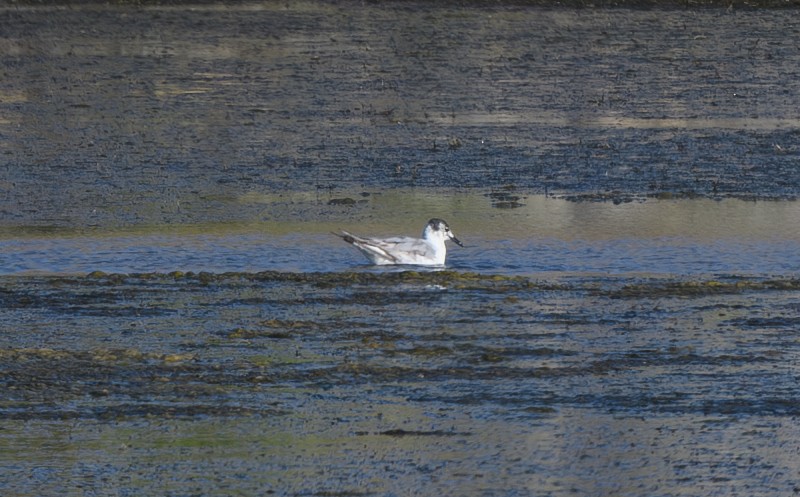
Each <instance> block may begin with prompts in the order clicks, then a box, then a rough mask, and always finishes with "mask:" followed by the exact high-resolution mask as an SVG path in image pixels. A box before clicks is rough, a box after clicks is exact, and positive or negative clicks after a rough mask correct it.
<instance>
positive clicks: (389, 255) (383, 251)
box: [334, 218, 464, 266]
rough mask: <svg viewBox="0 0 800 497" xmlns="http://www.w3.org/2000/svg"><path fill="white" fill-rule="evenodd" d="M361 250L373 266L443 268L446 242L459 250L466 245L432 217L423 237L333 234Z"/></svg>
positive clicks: (443, 223) (442, 223)
mask: <svg viewBox="0 0 800 497" xmlns="http://www.w3.org/2000/svg"><path fill="white" fill-rule="evenodd" d="M334 235H336V236H338V237H340V238H341V239H342V240H344V241H346V242H347V243H349V244H350V245H353V246H354V247H355V248H357V249H358V250H360V251H361V253H362V254H364V255H365V256H366V257H367V259H369V260H370V262H372V263H373V264H377V265H380V266H383V265H388V264H416V265H419V266H443V265H444V259H445V257H446V256H447V247H446V246H445V242H446V241H447V240H453V241H454V242H456V244H457V245H458V246H460V247H463V246H464V244H463V243H461V241H459V239H458V238H456V237H455V235H453V232H452V231H450V226H448V225H447V223H446V222H445V221H444V220H442V219H437V218H433V219H431V220H430V221H428V224H426V225H425V229H424V230H423V231H422V238H412V237H410V236H394V237H391V238H367V237H361V236H356V235H353V234H350V233H348V232H347V231H345V230H342V233H341V234H339V233H334Z"/></svg>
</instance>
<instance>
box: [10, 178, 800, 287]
mask: <svg viewBox="0 0 800 497" xmlns="http://www.w3.org/2000/svg"><path fill="white" fill-rule="evenodd" d="M492 195H495V197H496V196H497V194H492V193H488V194H480V193H476V192H466V191H465V192H456V193H453V192H443V191H439V192H425V191H424V190H407V191H403V190H393V191H387V192H383V193H377V194H370V195H369V196H368V197H364V198H363V199H362V200H361V203H358V204H356V205H353V206H349V205H348V206H346V207H341V208H333V209H331V208H330V207H329V206H328V203H327V201H325V200H318V199H311V200H303V199H302V198H299V199H294V200H291V201H290V203H291V205H292V206H293V207H294V208H296V209H298V210H299V211H305V210H311V209H315V208H316V209H326V210H328V214H327V217H328V219H325V220H315V221H308V220H307V219H306V218H304V217H303V216H298V215H295V216H287V217H288V219H286V220H284V221H281V222H260V223H256V222H254V223H249V224H205V225H194V226H193V225H184V226H178V227H176V226H171V225H165V226H150V227H141V228H139V229H138V230H127V231H117V232H114V231H110V232H109V231H103V230H93V231H88V232H87V231H76V232H66V233H65V232H55V233H53V232H50V233H48V232H38V233H37V232H29V233H27V234H25V235H24V236H14V232H13V231H8V232H6V234H5V236H2V237H0V248H1V249H2V251H1V252H0V253H2V255H0V267H1V268H2V273H4V274H34V273H44V274H83V273H89V272H92V271H105V272H112V273H130V272H153V271H155V272H170V271H174V270H181V271H211V272H226V271H247V272H254V271H266V270H271V271H299V272H314V271H346V270H350V269H353V268H358V267H359V266H363V269H369V268H368V267H366V260H365V259H363V258H362V256H361V255H360V254H359V253H358V252H357V251H356V250H354V249H353V248H351V247H349V246H347V245H346V244H344V243H342V242H341V241H340V240H338V239H337V238H336V237H334V236H333V235H332V234H331V232H332V231H338V229H341V228H346V229H348V230H350V231H353V232H355V233H361V234H365V235H375V236H380V235H396V234H404V235H410V236H418V234H419V233H420V232H421V228H420V227H421V226H423V225H424V224H425V222H426V221H427V219H428V218H429V217H433V216H443V217H444V216H447V218H448V221H449V222H450V224H451V226H452V228H453V230H454V232H455V233H457V235H458V236H459V237H460V238H461V239H462V241H465V243H466V244H467V247H466V248H463V249H462V248H460V247H457V246H455V245H452V244H451V247H450V251H449V255H448V263H447V267H449V268H452V269H459V270H464V271H479V272H491V273H496V274H505V275H527V276H535V275H545V274H547V273H552V274H589V273H595V274H612V275H635V274H658V275H693V276H705V275H713V274H734V275H781V274H784V275H787V274H788V275H791V274H796V273H797V271H798V269H800V256H798V254H800V203H797V202H745V201H740V200H733V199H729V200H724V201H712V200H705V199H698V200H649V201H647V202H635V203H626V204H621V205H614V204H613V203H611V202H608V203H574V202H569V201H566V200H562V199H553V198H546V197H543V196H537V195H524V194H522V193H519V192H515V193H513V194H512V193H507V192H506V193H503V194H502V195H503V198H508V197H509V196H512V195H513V198H515V199H517V200H515V201H514V202H515V204H516V206H515V207H514V208H513V209H499V208H497V207H496V204H497V202H496V200H493V198H492ZM346 198H350V197H346ZM357 198H359V197H357ZM240 201H244V200H240ZM247 201H249V202H256V201H258V202H261V203H262V204H263V205H265V206H267V207H271V206H272V205H273V203H275V202H276V201H275V200H274V199H270V198H259V199H254V198H249V199H247ZM505 201H506V202H507V201H508V200H505ZM283 202H286V200H285V199H284V200H282V201H281V203H283ZM337 218H338V219H337Z"/></svg>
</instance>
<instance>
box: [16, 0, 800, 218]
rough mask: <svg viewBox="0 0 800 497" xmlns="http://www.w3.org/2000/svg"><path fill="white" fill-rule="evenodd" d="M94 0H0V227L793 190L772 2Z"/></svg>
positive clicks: (786, 41)
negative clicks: (454, 194)
mask: <svg viewBox="0 0 800 497" xmlns="http://www.w3.org/2000/svg"><path fill="white" fill-rule="evenodd" d="M29 3H30V4H34V2H29ZM48 3H49V2H48ZM107 3H108V2H106V3H101V2H74V4H73V3H69V6H61V7H59V6H42V5H38V2H36V5H18V4H17V3H16V2H11V3H9V4H8V5H5V6H0V68H1V69H0V71H2V72H1V73H0V74H2V85H0V136H2V139H3V149H2V163H0V166H1V167H0V188H2V191H3V195H0V213H2V217H0V226H2V227H6V226H16V225H33V226H55V227H71V226H79V227H95V226H104V227H108V226H112V227H113V226H118V225H126V226H128V225H135V224H140V223H150V224H152V223H162V222H169V223H198V222H209V221H230V220H240V221H242V220H244V221H247V220H251V219H261V218H264V217H271V218H273V219H274V218H276V217H280V214H281V213H275V212H273V211H270V210H269V209H265V208H264V207H263V206H261V205H258V204H250V203H246V204H242V203H240V202H238V199H241V198H242V197H245V196H247V195H248V194H251V193H263V192H286V191H301V192H308V191H314V190H315V189H318V188H319V189H321V191H322V192H327V191H330V190H337V189H348V190H352V189H356V188H367V189H370V190H374V189H376V188H381V189H383V188H400V187H402V188H408V187H425V188H476V187H477V188H485V187H500V186H503V185H507V184H509V183H512V184H515V185H517V186H518V187H521V188H525V189H528V190H530V191H532V192H535V193H539V194H547V193H549V194H556V195H559V196H563V197H564V198H569V199H573V200H611V201H614V202H625V201H629V200H631V199H634V198H639V197H642V196H657V197H660V198H692V197H696V196H701V197H715V198H716V197H737V198H746V199H750V198H757V199H787V198H797V196H798V194H800V182H798V175H797V154H798V147H797V133H798V130H799V129H800V116H798V112H797V109H798V108H800V91H797V81H798V68H800V49H799V47H798V45H797V43H796V42H795V40H796V39H797V35H798V27H797V22H796V21H797V11H796V10H794V9H787V10H781V9H779V10H757V9H756V10H754V9H750V10H742V9H740V8H738V7H735V6H734V4H738V2H733V3H729V2H726V3H725V7H726V8H719V9H702V10H691V9H686V8H685V7H692V6H693V5H696V4H697V2H695V1H693V0H692V1H687V2H680V5H681V7H680V8H670V9H648V8H643V9H633V10H630V9H593V8H588V9H569V8H563V7H558V6H556V5H552V6H551V8H533V7H530V6H525V5H524V4H525V2H509V3H507V4H506V5H502V2H485V3H482V2H467V3H468V4H469V5H468V6H465V5H464V4H463V3H462V2H446V3H439V2H378V3H375V4H369V3H367V4H364V3H363V2H348V1H345V2H314V1H310V2H288V3H287V2H283V3H282V2H261V3H259V2H252V3H244V4H239V3H235V2H229V3H227V4H225V5H216V4H209V3H206V2H204V3H205V5H182V6H178V7H176V6H169V5H155V4H154V3H155V2H141V3H140V2H121V3H123V4H124V5H122V6H113V5H112V6H109V5H107ZM111 3H115V2H111ZM165 3H169V2H165ZM575 3H578V4H580V3H581V2H580V1H578V2H575ZM597 3H598V4H603V3H606V2H597ZM609 3H614V4H618V2H609ZM631 3H634V4H635V3H636V2H635V1H634V2H631ZM645 3H648V2H645ZM675 3H678V2H670V4H672V6H673V7H674V4H675ZM702 3H703V4H706V2H702ZM746 3H747V4H748V5H754V4H756V3H760V2H746ZM767 3H769V2H767ZM776 3H777V2H776ZM780 3H781V5H788V4H789V3H788V2H783V1H781V2H780ZM142 4H148V5H142ZM729 5H730V7H731V8H727V7H728V6H729ZM514 197H515V195H510V196H507V197H502V198H500V197H498V198H496V202H495V204H496V205H495V206H496V207H498V208H505V209H508V208H514V207H515V206H517V205H518V204H520V203H524V202H520V201H519V200H518V199H516V198H514ZM326 200H329V201H331V202H332V204H331V205H332V206H338V207H346V206H348V205H357V203H358V202H359V201H360V200H361V199H360V198H359V197H346V198H340V197H333V198H330V199H326ZM20 206H24V208H20Z"/></svg>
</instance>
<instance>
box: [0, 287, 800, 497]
mask: <svg viewBox="0 0 800 497" xmlns="http://www.w3.org/2000/svg"><path fill="white" fill-rule="evenodd" d="M798 308H800V280H797V279H792V278H770V279H765V278H742V277H730V278H727V279H722V280H675V279H670V278H642V279H639V280H637V281H632V280H631V279H630V278H613V277H606V278H603V277H576V276H573V277H564V278H562V279H560V280H558V281H552V280H551V281H539V280H535V279H530V278H525V277H518V276H503V275H491V274H477V273H464V272H459V271H433V272H419V271H408V272H387V273H364V272H352V273H348V272H345V273H282V272H264V273H228V274H211V273H181V272H174V273H171V274H168V273H158V274H155V273H151V274H105V273H101V272H96V273H93V274H90V275H87V276H82V277H81V276H75V277H46V276H40V277H34V276H21V277H5V278H3V280H2V287H0V318H2V322H3V323H4V329H5V330H6V332H5V333H4V334H3V335H2V337H0V371H1V372H2V374H0V382H2V385H0V386H1V387H2V391H3V392H4V394H3V398H2V403H0V417H1V418H2V420H3V421H2V430H0V438H2V439H3V444H2V446H3V449H2V450H0V466H2V467H3V468H4V473H5V474H6V475H10V480H9V479H7V480H6V483H5V484H4V493H5V494H6V495H34V494H37V493H38V492H39V491H40V490H41V489H47V488H48V485H51V483H50V482H51V481H52V479H53V478H57V479H58V480H59V481H60V482H61V484H63V485H65V486H68V487H70V486H72V485H79V484H80V485H88V487H87V488H90V489H92V491H93V492H95V493H97V494H101V495H105V494H107V493H111V492H112V491H113V492H121V493H127V492H132V493H137V492H140V491H142V490H145V491H147V490H154V489H156V488H161V485H165V484H167V485H175V486H180V487H181V488H197V489H204V491H208V490H209V489H210V488H225V489H229V490H233V491H237V492H244V493H252V492H257V493H265V492H267V493H277V494H281V495H309V494H310V495H313V494H320V493H324V494H325V495H353V494H357V495H387V494H400V493H403V492H404V491H405V490H406V489H408V488H415V489H419V491H420V492H422V490H421V489H422V488H423V487H424V488H429V487H431V488H434V489H439V490H441V491H445V489H450V490H452V489H453V488H457V489H458V490H459V494H462V495H487V494H489V495H516V494H518V495H523V494H525V493H527V492H530V491H533V490H536V491H537V492H538V493H540V494H543V495H566V494H571V495H572V494H575V493H577V494H582V495H589V494H591V495H597V494H598V491H597V484H598V482H601V483H603V482H605V483H604V484H605V485H608V488H607V489H605V490H602V491H601V492H600V494H603V495H610V494H620V493H621V494H635V493H639V492H640V491H641V489H647V491H648V493H653V494H656V495H684V494H687V493H688V494H691V493H694V492H696V491H697V489H698V488H700V487H702V488H703V489H705V490H704V493H709V494H735V493H736V492H737V489H740V488H746V489H747V493H748V494H749V495H791V494H792V493H793V492H794V491H795V490H796V484H795V480H794V475H795V471H794V470H795V469H796V466H795V461H796V457H797V450H798V447H800V445H798V444H800V438H798V433H797V430H796V417H797V416H798V415H800V410H799V409H798V406H800V399H798V397H797V389H796V384H797V371H796V365H797V363H798V359H799V358H800V348H798V345H797V340H796V339H795V334H796V331H797V324H798V323H797V317H796V315H797V310H798ZM610 435H613V436H610ZM54 448H58V450H59V451H62V452H60V453H62V454H64V453H66V454H68V455H67V456H63V455H62V456H58V457H59V458H61V460H60V461H59V460H54V459H53V457H55V455H54V454H55V453H54V452H52V451H53V450H55V449H54ZM64 451H66V452H64ZM212 454H213V456H211V455H212ZM87 455H90V456H89V457H90V459H91V460H93V461H95V462H96V463H97V464H99V466H97V467H92V468H91V473H92V477H91V478H90V479H83V478H84V477H82V476H81V474H82V471H89V469H87V468H83V467H82V463H81V461H83V460H85V459H86V457H87ZM122 455H124V457H123V458H122V459H120V456H122ZM209 456H211V457H209ZM73 457H74V460H73V459H72V458H73ZM164 464H169V465H172V467H173V468H174V469H175V470H168V472H167V474H163V473H161V476H160V477H158V478H154V479H153V480H147V479H144V478H142V479H141V480H140V479H139V478H133V476H134V475H132V474H131V472H134V473H136V474H144V475H154V474H156V473H159V472H160V471H162V470H161V469H160V468H161V467H162V466H163V465H164ZM178 469H179V471H178ZM599 473H606V474H607V475H608V477H607V478H602V479H599V480H598V476H597V475H598V474H599ZM709 474H713V475H714V478H713V479H709V478H708V476H709ZM84 476H85V475H84ZM208 478H210V479H211V480H212V481H210V482H209V481H206V479H208ZM175 493H176V494H181V495H183V494H184V492H183V491H176V492H175ZM423 493H427V491H425V492H423Z"/></svg>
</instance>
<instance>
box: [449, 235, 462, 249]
mask: <svg viewBox="0 0 800 497" xmlns="http://www.w3.org/2000/svg"><path fill="white" fill-rule="evenodd" d="M450 239H451V240H453V241H454V242H456V245H458V246H459V247H463V246H464V244H463V243H461V240H459V239H458V238H456V237H454V236H452V235H451V236H450Z"/></svg>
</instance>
